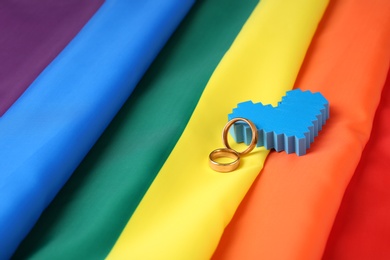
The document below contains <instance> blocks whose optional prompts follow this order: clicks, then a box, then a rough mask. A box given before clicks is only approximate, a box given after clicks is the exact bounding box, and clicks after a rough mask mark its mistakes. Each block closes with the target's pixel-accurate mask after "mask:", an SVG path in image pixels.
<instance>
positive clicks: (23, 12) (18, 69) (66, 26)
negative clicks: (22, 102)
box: [0, 0, 104, 116]
mask: <svg viewBox="0 0 390 260" xmlns="http://www.w3.org/2000/svg"><path fill="white" fill-rule="evenodd" d="M103 2H104V1H103V0H87V1H78V0H65V1H50V0H37V1H34V0H19V1H10V0H3V1H1V2H0V116H2V115H3V114H4V113H5V112H6V111H7V109H8V108H9V107H10V106H11V105H12V104H13V103H14V102H15V101H16V100H17V99H18V98H19V96H20V95H21V94H22V93H23V92H24V91H25V90H26V88H27V87H28V86H29V85H30V84H31V83H32V82H33V81H34V79H35V78H36V77H37V76H38V75H39V73H41V72H42V71H43V69H44V68H45V67H46V66H47V65H48V64H49V63H50V62H51V61H52V60H53V59H54V58H55V57H56V56H57V55H58V54H59V53H60V51H61V50H62V49H63V48H64V47H65V46H66V45H67V44H68V43H69V42H70V41H71V40H72V39H73V37H74V36H75V35H76V34H77V33H78V32H79V31H80V30H81V28H82V27H83V26H84V25H85V23H86V22H87V21H88V20H89V19H90V18H91V17H92V15H93V14H94V13H95V12H96V11H97V10H98V9H99V7H100V6H101V5H102V4H103Z"/></svg>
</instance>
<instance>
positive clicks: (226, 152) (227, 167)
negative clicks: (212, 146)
mask: <svg viewBox="0 0 390 260" xmlns="http://www.w3.org/2000/svg"><path fill="white" fill-rule="evenodd" d="M218 158H231V159H233V160H234V161H232V162H229V163H219V162H217V161H216V159H218ZM209 159H210V160H209V165H210V167H211V169H213V170H215V171H218V172H231V171H234V170H235V169H237V167H238V165H239V164H240V155H239V153H237V152H236V151H235V150H233V149H229V148H220V149H216V150H214V151H212V152H211V153H210V155H209Z"/></svg>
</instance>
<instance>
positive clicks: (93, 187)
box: [13, 0, 258, 259]
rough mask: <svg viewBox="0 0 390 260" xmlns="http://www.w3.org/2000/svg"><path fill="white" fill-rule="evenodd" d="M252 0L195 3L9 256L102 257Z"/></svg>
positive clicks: (176, 135) (174, 139)
mask: <svg viewBox="0 0 390 260" xmlns="http://www.w3.org/2000/svg"><path fill="white" fill-rule="evenodd" d="M257 2H258V1H257V0H250V1H245V2H243V1H241V0H207V1H197V2H196V3H195V4H194V6H193V7H192V8H191V10H190V12H189V13H188V15H187V16H186V17H185V18H184V20H183V22H182V23H181V24H180V26H179V27H178V29H177V30H176V31H175V33H174V35H173V36H172V37H171V38H170V40H169V41H168V42H167V44H166V45H165V46H164V49H163V50H162V51H161V52H160V53H159V55H158V56H157V58H156V59H155V60H154V62H153V64H152V65H151V67H150V68H149V69H148V71H147V72H146V73H145V75H144V76H143V79H142V80H141V81H140V83H139V84H138V85H137V87H136V88H135V90H134V92H133V93H132V95H131V96H130V98H129V99H128V100H127V101H126V104H125V105H124V106H123V107H122V108H121V110H120V111H119V113H118V114H117V115H116V117H115V118H114V119H113V121H112V122H111V123H110V125H109V126H108V128H107V129H106V130H105V132H104V133H103V135H102V136H101V137H100V138H99V140H98V142H97V143H96V144H95V145H94V147H93V148H92V149H91V151H90V152H89V153H88V155H87V156H86V158H85V159H84V161H83V162H82V163H81V164H80V166H79V167H78V168H77V169H76V171H75V172H74V173H73V174H72V176H71V178H70V179H69V180H68V182H67V183H66V184H65V185H64V187H63V188H62V189H61V191H60V192H59V193H58V195H57V196H56V197H55V198H54V200H53V202H52V203H51V204H50V205H49V206H48V208H47V209H46V210H45V211H44V212H43V214H42V216H41V217H40V218H39V220H38V222H37V224H36V225H35V226H34V228H33V229H32V231H31V232H30V233H29V235H28V236H27V237H26V239H25V240H24V241H23V242H22V244H21V245H20V246H19V248H18V250H17V251H16V253H15V255H14V256H13V258H15V259H26V258H28V259H90V258H92V259H103V258H105V257H106V256H107V254H108V253H109V251H110V250H111V248H112V246H113V245H114V244H115V241H116V240H117V238H118V236H119V235H120V232H121V231H122V230H123V228H124V226H125V225H126V223H127V221H128V219H129V218H130V216H131V215H132V213H133V212H134V210H135V208H136V206H137V205H138V203H139V201H140V200H141V199H142V196H143V195H144V194H145V192H146V190H147V188H148V187H149V185H150V183H151V182H152V181H153V179H154V177H155V176H156V174H157V173H158V171H159V170H160V168H161V166H162V165H163V163H164V161H165V160H166V158H167V157H168V155H169V153H170V152H171V150H172V148H173V146H174V145H175V143H176V142H177V140H178V139H179V137H180V135H181V133H182V132H183V129H184V128H185V126H186V124H187V122H188V120H189V118H190V116H191V113H192V112H193V110H194V107H195V105H196V102H197V101H198V99H199V97H200V95H201V93H202V91H203V89H204V86H205V85H206V83H207V81H208V79H209V78H210V76H211V74H212V72H213V71H214V69H215V67H216V66H217V65H218V62H219V61H220V60H221V58H222V57H223V55H224V54H225V52H226V51H227V49H228V48H229V47H230V45H231V43H232V42H233V40H234V38H235V37H236V36H237V34H238V32H239V31H240V29H241V27H242V25H243V24H244V22H245V21H246V19H247V18H248V16H249V15H250V13H251V12H252V11H253V9H254V7H255V6H256V4H257ZM75 234H77V236H75Z"/></svg>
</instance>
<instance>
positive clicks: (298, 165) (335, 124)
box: [214, 0, 390, 259]
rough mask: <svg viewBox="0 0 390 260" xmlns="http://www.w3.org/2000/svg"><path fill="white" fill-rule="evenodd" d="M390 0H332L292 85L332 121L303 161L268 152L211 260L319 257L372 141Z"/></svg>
mask: <svg viewBox="0 0 390 260" xmlns="http://www.w3.org/2000/svg"><path fill="white" fill-rule="evenodd" d="M389 13H390V1H387V0H375V1H365V0H345V1H333V2H331V4H330V6H329V7H328V10H327V12H326V14H325V17H324V19H323V21H322V23H321V24H320V27H319V29H318V31H317V33H316V36H315V38H314V40H313V43H312V45H311V47H310V49H309V52H308V55H307V57H306V60H305V63H304V65H303V67H302V69H301V72H300V76H299V78H298V80H297V82H296V87H299V88H301V89H310V90H311V91H320V92H321V93H322V94H323V95H324V96H325V97H326V98H327V99H328V100H329V102H330V110H331V116H330V119H329V120H328V122H327V124H326V125H325V126H324V128H323V130H322V132H320V134H319V136H318V137H317V138H316V140H315V142H314V143H313V145H312V147H311V148H310V149H309V150H308V154H307V155H305V156H301V157H297V156H295V155H287V154H286V153H284V152H282V153H275V152H273V153H271V154H270V155H269V157H268V158H267V161H266V163H265V167H264V169H263V171H262V173H261V174H260V175H259V177H258V178H257V180H256V181H255V183H254V185H253V186H252V188H251V190H250V192H249V193H248V194H247V196H246V197H245V199H244V201H243V203H242V204H241V205H240V207H239V209H238V211H237V213H236V215H235V217H234V218H233V220H232V222H231V223H230V224H229V226H228V227H227V229H226V230H225V233H224V235H223V237H222V240H221V242H220V244H219V247H218V249H217V251H216V252H215V254H214V259H320V258H321V256H322V253H323V250H324V247H325V244H326V241H327V238H328V235H329V232H330V229H331V227H332V224H333V221H334V218H335V216H336V213H337V211H338V208H339V206H340V202H341V200H342V197H343V194H344V192H345V189H346V187H347V185H348V183H349V181H350V179H351V177H352V175H353V173H354V171H355V168H356V166H357V164H358V162H359V159H360V156H361V154H362V150H363V148H364V146H365V144H366V142H367V140H368V138H369V135H370V131H371V127H372V122H373V118H374V114H375V110H376V108H377V106H378V103H379V99H380V94H381V90H382V87H383V85H384V82H385V79H386V75H387V70H388V68H389V61H390V48H389V46H390V19H389Z"/></svg>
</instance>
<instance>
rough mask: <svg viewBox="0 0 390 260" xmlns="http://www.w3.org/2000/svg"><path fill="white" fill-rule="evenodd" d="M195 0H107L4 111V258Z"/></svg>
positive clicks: (0, 250) (0, 124) (0, 134)
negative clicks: (5, 111)
mask: <svg viewBox="0 0 390 260" xmlns="http://www.w3.org/2000/svg"><path fill="white" fill-rule="evenodd" d="M192 3H193V1H191V0H188V1H179V0H170V1H164V2H161V1H157V0H155V1H153V0H151V1H144V2H137V1H125V0H118V1H114V0H111V1H106V3H105V4H104V5H103V6H102V7H101V8H100V9H99V11H98V12H97V13H96V14H95V15H94V16H93V17H92V19H91V20H90V21H89V22H88V23H87V25H86V26H85V27H84V28H83V29H82V30H81V32H80V33H79V34H78V35H77V36H76V37H75V38H74V39H73V40H72V42H71V43H70V44H69V45H68V46H67V47H66V48H65V49H64V50H63V51H62V52H61V53H60V55H59V56H58V57H57V58H56V59H55V60H54V61H53V62H52V63H51V64H50V65H49V66H48V67H47V68H46V69H45V70H44V71H43V72H42V73H41V74H40V75H39V77H38V78H37V79H36V80H35V81H34V82H33V84H32V85H31V86H30V87H29V88H28V89H27V90H26V91H25V92H24V94H23V95H22V96H21V97H20V98H19V99H18V100H17V101H16V102H15V103H14V105H13V106H12V107H11V108H10V109H9V110H8V111H7V113H6V114H4V115H3V117H1V118H0V147H1V149H0V168H1V171H2V172H1V175H0V258H8V257H10V255H11V254H12V252H13V251H14V250H15V248H16V247H17V245H18V244H19V243H20V241H21V240H22V239H23V238H24V236H25V235H26V234H27V232H28V231H29V230H30V229H31V227H32V226H33V224H34V223H35V221H36V220H37V219H38V217H39V215H40V214H41V213H42V211H43V210H44V208H45V207H46V206H47V205H48V204H49V203H50V201H51V200H52V199H53V197H54V196H55V194H56V193H57V192H58V191H59V189H60V188H61V187H62V185H63V184H64V183H65V182H66V181H67V179H68V178H69V176H70V175H71V173H72V172H73V171H74V169H75V168H76V167H77V165H78V164H79V163H80V161H81V160H82V159H83V157H84V156H85V154H86V153H87V152H88V151H89V149H90V148H91V147H92V145H93V144H94V142H95V141H96V140H97V138H98V137H99V136H100V134H101V133H102V132H103V130H104V129H105V128H106V126H107V125H108V124H109V122H110V121H111V119H112V118H113V117H114V115H115V114H116V113H117V111H118V110H119V109H120V107H121V106H122V104H123V103H124V102H125V100H126V99H127V97H128V96H129V95H130V94H131V92H132V90H133V88H134V87H135V85H136V84H137V82H138V81H139V79H140V78H141V76H142V75H143V73H144V72H145V71H146V69H147V68H148V66H149V65H150V63H151V62H152V60H153V59H154V57H155V56H156V55H157V53H158V52H159V50H160V49H161V48H162V46H163V45H164V44H165V42H166V41H167V39H168V38H169V36H170V34H171V33H172V32H173V31H174V30H175V28H176V26H177V25H178V24H179V22H180V20H181V19H182V18H183V17H184V15H185V14H186V12H187V11H188V9H189V8H190V6H191V5H192ZM141 25H142V26H141ZM162 25H163V26H162Z"/></svg>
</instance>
